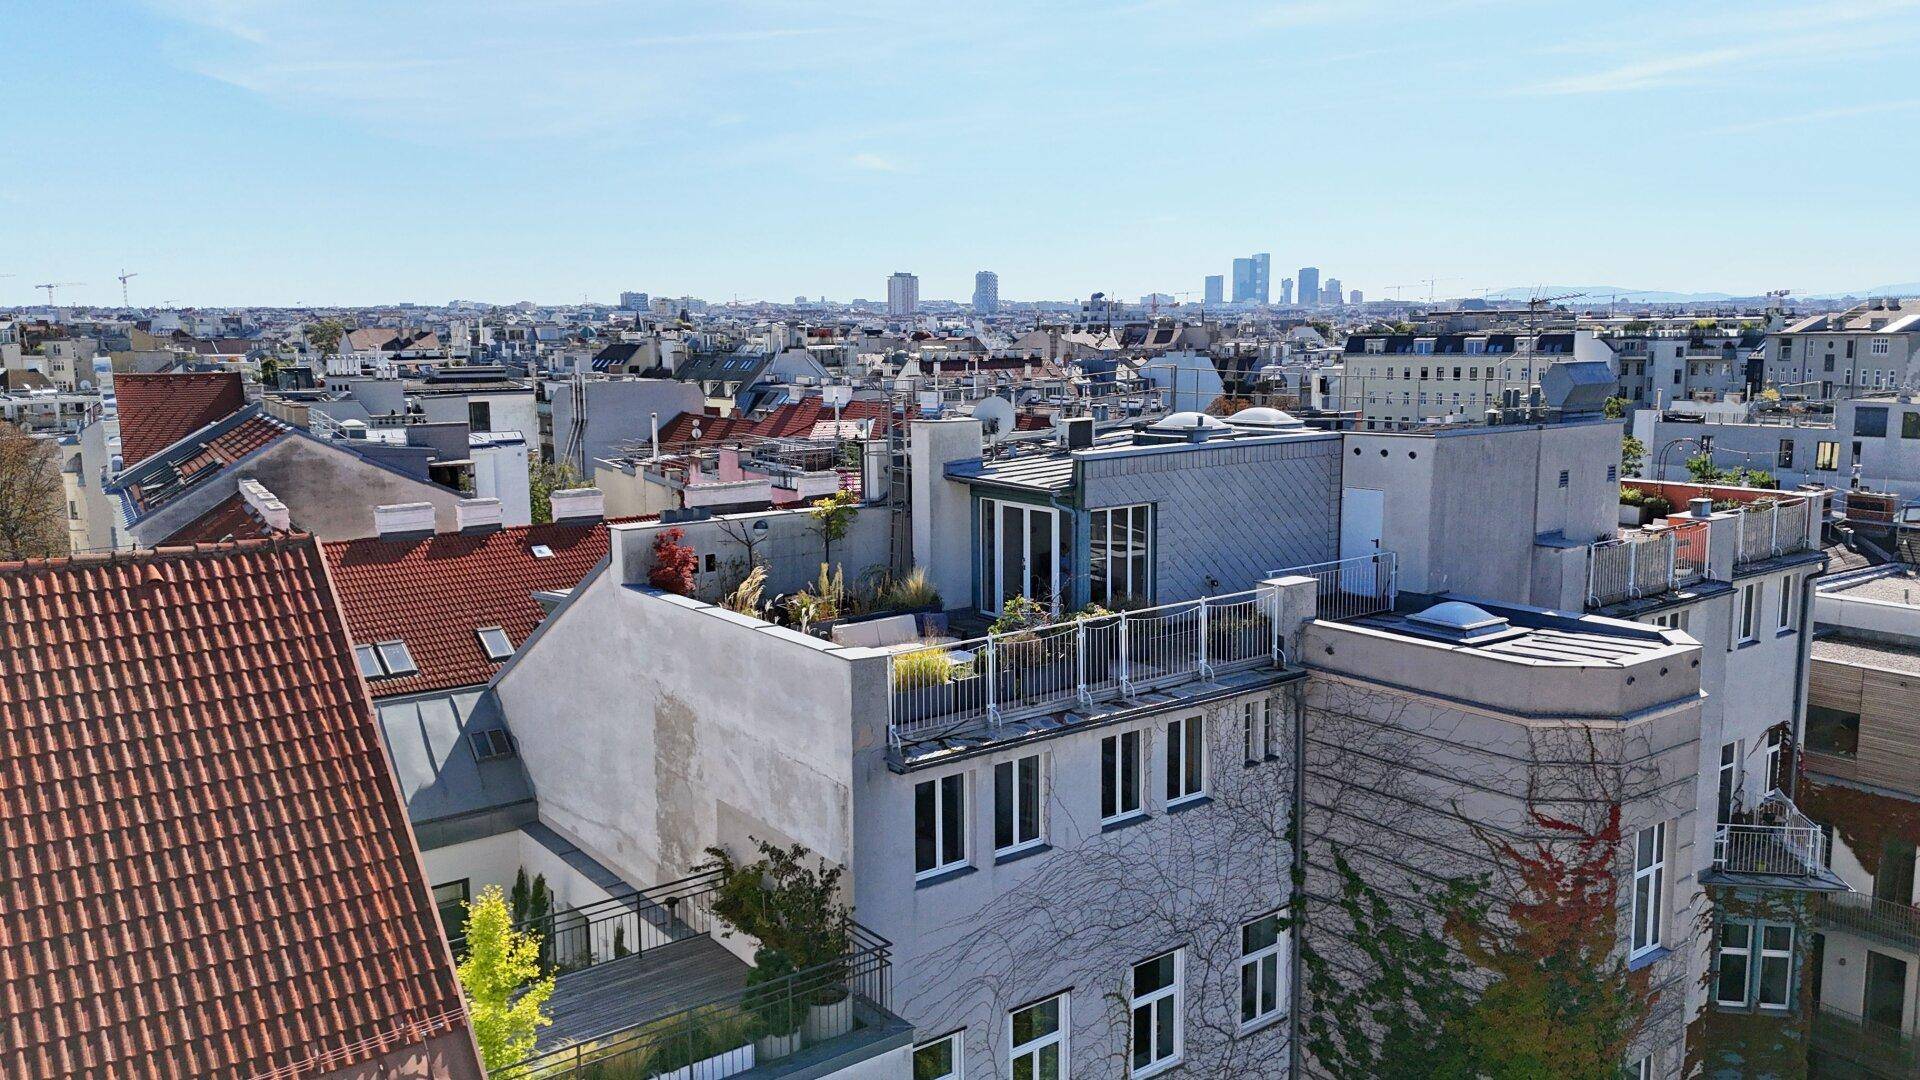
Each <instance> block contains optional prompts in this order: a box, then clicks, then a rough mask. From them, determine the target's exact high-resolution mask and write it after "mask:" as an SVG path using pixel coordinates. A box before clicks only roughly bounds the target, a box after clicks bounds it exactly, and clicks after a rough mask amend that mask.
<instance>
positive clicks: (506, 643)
mask: <svg viewBox="0 0 1920 1080" xmlns="http://www.w3.org/2000/svg"><path fill="white" fill-rule="evenodd" d="M474 634H475V635H477V636H478V637H479V638H480V651H482V652H484V653H486V654H487V659H489V660H505V659H506V658H507V657H509V656H512V655H513V642H512V641H511V640H509V639H508V638H507V632H506V631H505V630H502V629H500V628H499V627H497V626H482V627H480V628H479V629H478V630H475V631H474Z"/></svg>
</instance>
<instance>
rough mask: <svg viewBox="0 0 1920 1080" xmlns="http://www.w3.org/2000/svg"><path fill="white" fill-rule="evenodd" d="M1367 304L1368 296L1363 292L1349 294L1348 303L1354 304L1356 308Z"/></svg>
mask: <svg viewBox="0 0 1920 1080" xmlns="http://www.w3.org/2000/svg"><path fill="white" fill-rule="evenodd" d="M1366 302H1367V296H1366V294H1365V293H1363V292H1361V291H1360V290H1359V289H1355V290H1353V291H1352V292H1351V293H1348V294H1347V303H1349V304H1352V305H1353V306H1354V307H1359V306H1360V305H1361V304H1364V303H1366Z"/></svg>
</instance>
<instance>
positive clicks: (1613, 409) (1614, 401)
mask: <svg viewBox="0 0 1920 1080" xmlns="http://www.w3.org/2000/svg"><path fill="white" fill-rule="evenodd" d="M1602 411H1603V412H1604V413H1605V414H1606V417H1607V419H1609V420H1619V419H1621V418H1623V417H1625V416H1626V415H1627V399H1626V398H1623V397H1620V396H1618V395H1615V396H1613V397H1610V398H1608V399H1607V403H1606V406H1605V408H1604V409H1603V410H1602Z"/></svg>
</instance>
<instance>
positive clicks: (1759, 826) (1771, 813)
mask: <svg viewBox="0 0 1920 1080" xmlns="http://www.w3.org/2000/svg"><path fill="white" fill-rule="evenodd" d="M1753 819H1754V820H1753V822H1752V823H1746V822H1733V823H1728V824H1723V825H1720V826H1718V827H1717V828H1716V829H1715V830H1714V834H1713V866H1714V869H1716V870H1722V871H1725V872H1727V873H1730V874H1782V875H1786V876H1789V877H1815V876H1818V875H1819V874H1820V872H1821V870H1822V869H1824V868H1825V867H1826V865H1827V860H1826V839H1827V838H1826V835H1825V834H1824V833H1823V832H1822V831H1821V829H1820V826H1818V825H1816V824H1814V823H1813V820H1812V819H1810V818H1808V817H1807V816H1806V815H1805V814H1803V813H1801V812H1800V808H1799V807H1798V806H1795V805H1794V802H1793V800H1792V799H1791V798H1788V797H1787V795H1786V793H1785V792H1783V791H1781V790H1779V789H1778V788H1775V789H1774V790H1772V791H1769V792H1767V793H1766V795H1764V796H1762V797H1761V799H1760V802H1759V804H1758V805H1757V806H1756V807H1755V808H1754V812H1753Z"/></svg>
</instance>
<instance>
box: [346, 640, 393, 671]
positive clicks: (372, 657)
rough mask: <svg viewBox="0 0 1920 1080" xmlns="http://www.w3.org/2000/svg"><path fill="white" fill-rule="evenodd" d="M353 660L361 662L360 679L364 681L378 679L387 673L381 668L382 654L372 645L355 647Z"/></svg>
mask: <svg viewBox="0 0 1920 1080" xmlns="http://www.w3.org/2000/svg"><path fill="white" fill-rule="evenodd" d="M353 658H354V659H355V660H358V661H360V677H361V678H363V679H377V678H379V677H380V676H382V675H385V674H386V673H387V669H386V668H384V667H381V666H380V654H379V653H377V652H375V651H374V649H373V646H371V645H355V646H354V647H353Z"/></svg>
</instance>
